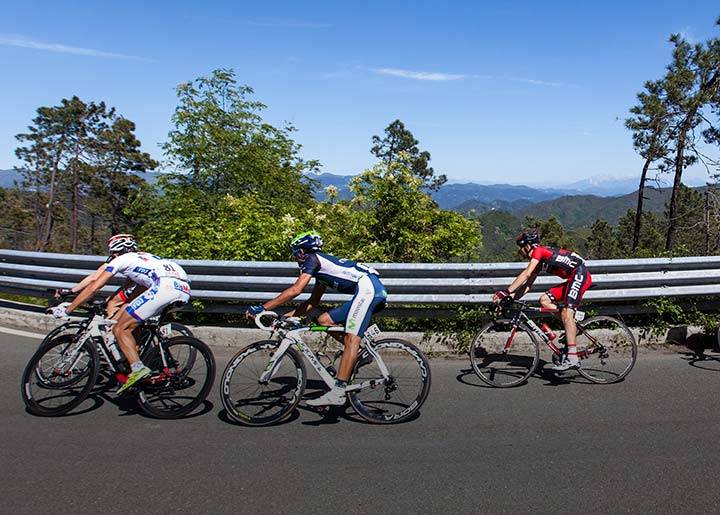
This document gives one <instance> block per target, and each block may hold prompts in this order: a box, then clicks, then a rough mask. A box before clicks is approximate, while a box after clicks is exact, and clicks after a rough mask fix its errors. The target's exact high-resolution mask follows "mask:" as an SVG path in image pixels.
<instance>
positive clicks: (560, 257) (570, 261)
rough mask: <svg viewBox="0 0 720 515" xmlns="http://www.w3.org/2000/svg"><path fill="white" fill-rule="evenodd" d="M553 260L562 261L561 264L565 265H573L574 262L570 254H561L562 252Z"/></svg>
mask: <svg viewBox="0 0 720 515" xmlns="http://www.w3.org/2000/svg"><path fill="white" fill-rule="evenodd" d="M555 262H556V263H562V264H563V265H567V266H575V262H574V261H573V259H572V258H571V257H570V256H563V255H562V254H558V255H557V256H555Z"/></svg>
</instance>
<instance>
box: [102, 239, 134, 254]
mask: <svg viewBox="0 0 720 515" xmlns="http://www.w3.org/2000/svg"><path fill="white" fill-rule="evenodd" d="M107 245H108V254H110V255H113V254H125V253H126V252H137V249H138V244H137V240H136V239H135V236H133V235H132V234H116V235H115V236H110V239H109V240H108V241H107Z"/></svg>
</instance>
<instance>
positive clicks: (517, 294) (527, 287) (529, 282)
mask: <svg viewBox="0 0 720 515" xmlns="http://www.w3.org/2000/svg"><path fill="white" fill-rule="evenodd" d="M538 272H539V270H535V272H534V273H533V274H532V275H531V276H530V279H528V280H527V281H525V284H522V285H520V288H518V289H517V291H516V292H515V294H514V295H513V297H514V298H515V300H520V299H522V298H523V296H525V294H526V293H527V292H529V291H530V289H531V288H532V285H533V284H534V283H535V279H537V276H538V275H539V274H538Z"/></svg>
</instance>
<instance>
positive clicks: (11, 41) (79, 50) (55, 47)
mask: <svg viewBox="0 0 720 515" xmlns="http://www.w3.org/2000/svg"><path fill="white" fill-rule="evenodd" d="M0 46H13V47H20V48H30V49H33V50H45V51H47V52H57V53H61V54H73V55H84V56H89V57H103V58H112V59H137V60H141V61H150V59H147V58H144V57H138V56H135V55H126V54H118V53H115V52H105V51H103V50H96V49H94V48H83V47H77V46H70V45H63V44H61V43H44V42H41V41H34V40H32V39H27V38H23V37H17V36H3V35H0Z"/></svg>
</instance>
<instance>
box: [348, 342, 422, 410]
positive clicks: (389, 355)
mask: <svg viewBox="0 0 720 515" xmlns="http://www.w3.org/2000/svg"><path fill="white" fill-rule="evenodd" d="M372 346H373V349H374V351H375V353H376V354H378V355H379V356H380V359H381V360H382V362H383V363H384V364H385V367H387V370H388V372H389V378H387V379H385V378H384V376H383V373H382V371H381V368H380V364H379V363H378V360H377V359H376V358H375V357H374V356H373V355H372V354H371V353H370V352H369V351H368V350H367V349H364V350H363V351H362V352H361V353H360V356H358V360H357V363H356V364H355V368H354V371H353V380H352V384H360V383H363V382H370V381H374V380H375V381H376V383H375V384H374V385H372V386H368V387H366V388H363V389H362V390H354V391H350V392H348V400H349V401H350V405H351V406H352V407H353V408H354V409H355V411H356V412H357V414H358V415H360V416H361V417H362V418H363V419H365V420H367V421H368V422H372V423H374V424H396V423H398V422H404V421H405V420H408V419H409V418H410V417H412V416H413V415H415V413H416V412H417V411H418V410H419V409H420V408H421V407H422V405H423V403H424V402H425V399H427V396H428V392H429V391H430V382H431V375H430V363H428V360H427V358H426V357H425V355H424V354H423V353H422V351H421V350H420V349H418V348H417V347H416V346H415V345H413V344H412V343H409V342H406V341H403V340H399V339H395V338H393V339H385V340H378V341H377V342H374V343H372Z"/></svg>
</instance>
